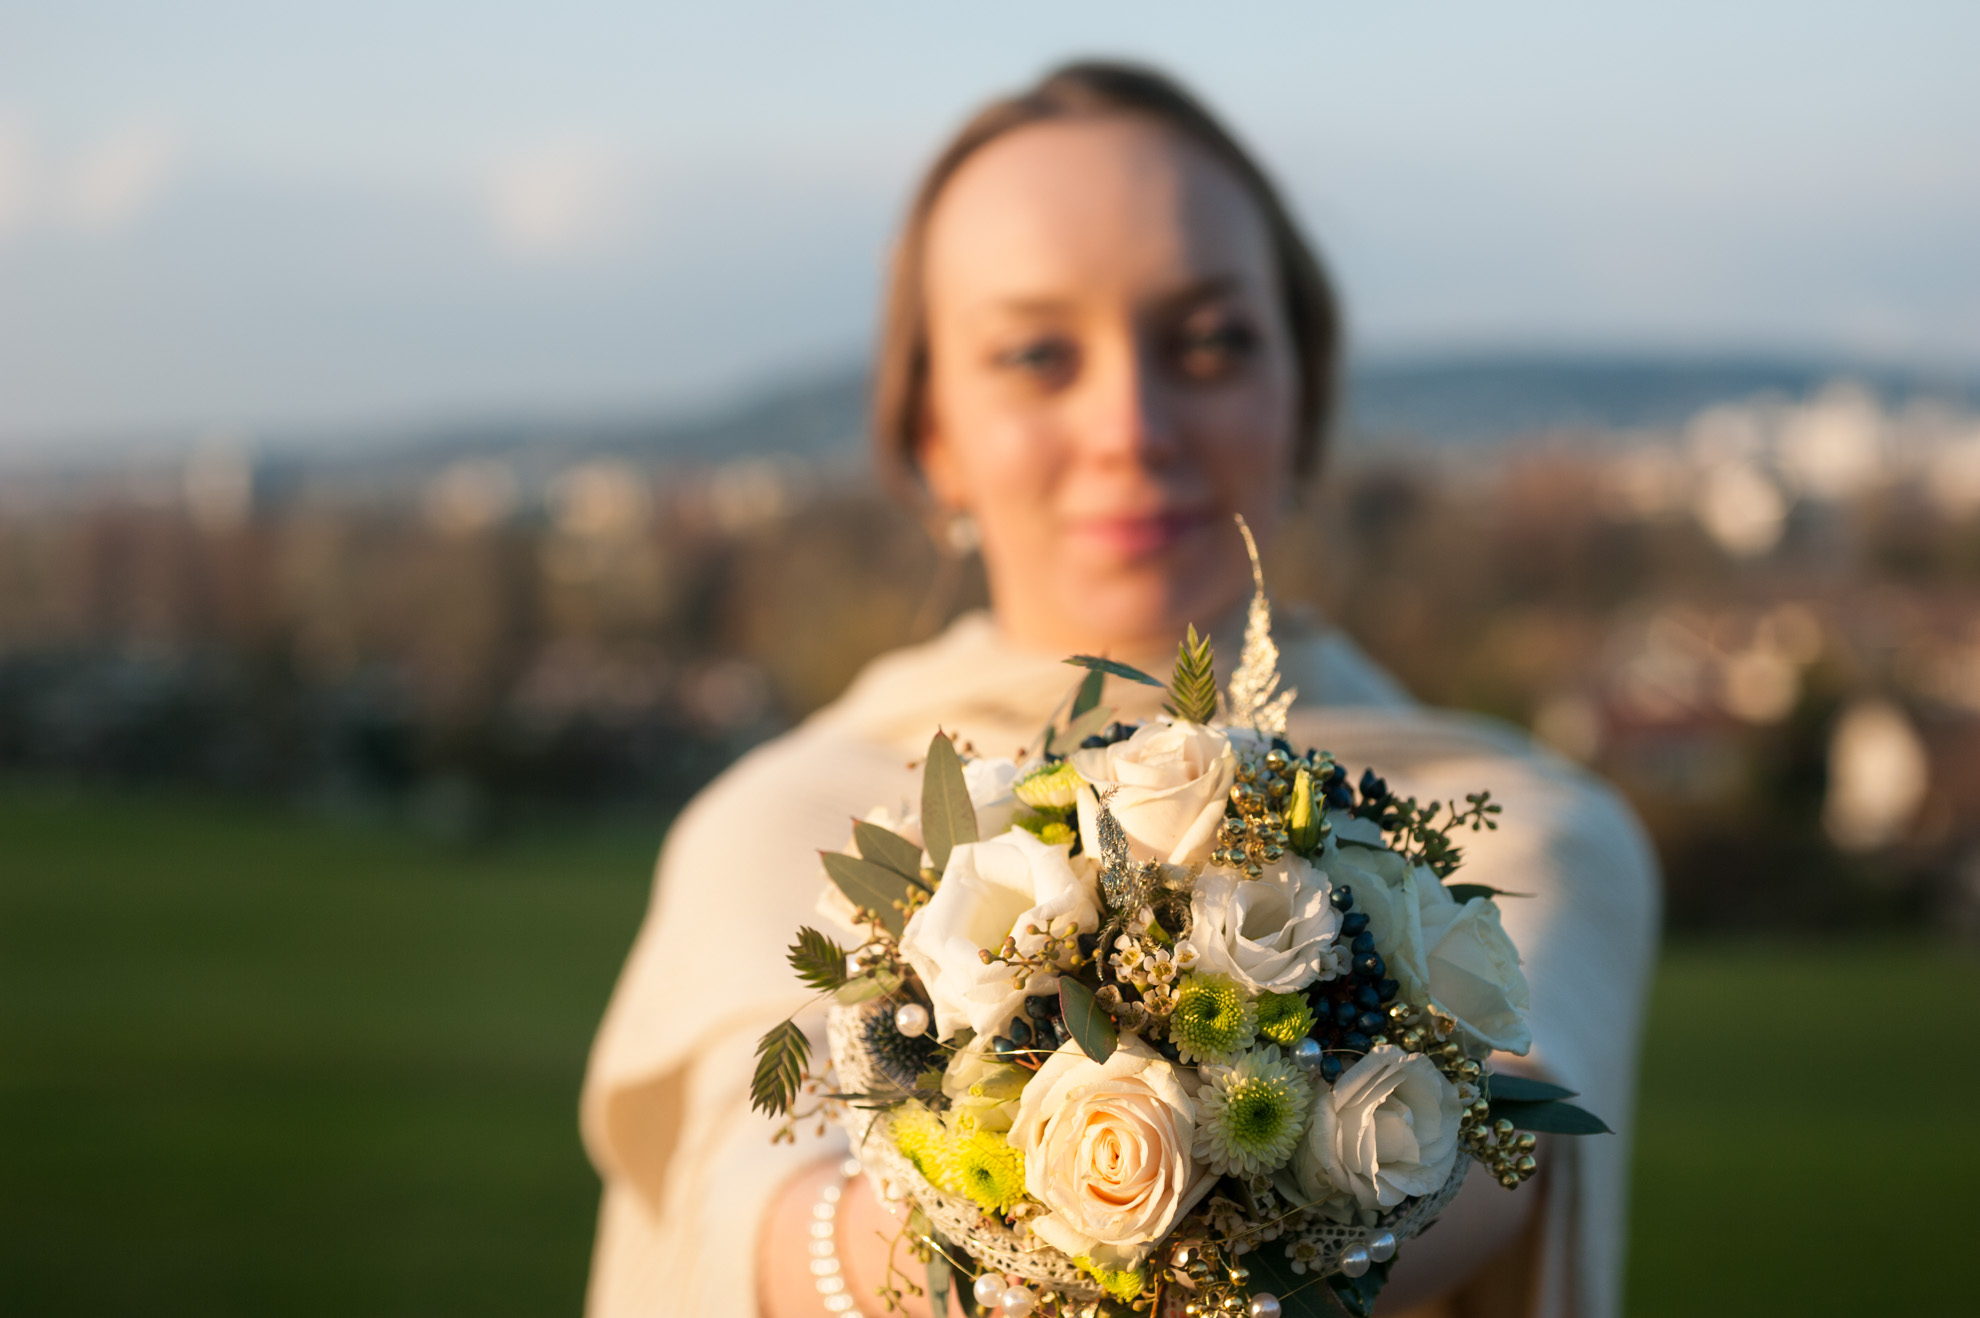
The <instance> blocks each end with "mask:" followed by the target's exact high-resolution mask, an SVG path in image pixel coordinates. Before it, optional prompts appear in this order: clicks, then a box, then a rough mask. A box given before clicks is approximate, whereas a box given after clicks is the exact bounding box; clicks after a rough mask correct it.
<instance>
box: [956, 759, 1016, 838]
mask: <svg viewBox="0 0 1980 1318" xmlns="http://www.w3.org/2000/svg"><path fill="white" fill-rule="evenodd" d="M1017 777H1018V771H1017V765H1016V764H1015V763H1013V762H1012V761H1010V760H1008V759H1005V758H1002V757H999V756H986V757H983V758H980V759H974V760H970V761H969V762H968V763H966V764H964V765H963V786H965V787H967V788H968V789H969V803H970V804H971V805H973V806H975V807H976V836H977V837H979V838H991V837H996V836H997V835H998V834H999V833H1002V832H1004V831H1005V830H1006V829H1008V828H1010V826H1011V821H1012V820H1013V819H1015V818H1017V811H1018V799H1017V797H1016V796H1015V795H1013V794H1012V792H1011V788H1012V786H1013V785H1014V784H1015V783H1016V782H1017Z"/></svg>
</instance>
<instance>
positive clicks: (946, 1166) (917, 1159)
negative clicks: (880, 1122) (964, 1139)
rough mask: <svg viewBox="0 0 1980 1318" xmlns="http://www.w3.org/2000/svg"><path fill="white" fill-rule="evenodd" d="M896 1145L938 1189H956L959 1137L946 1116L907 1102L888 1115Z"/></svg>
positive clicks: (889, 1130) (889, 1126) (891, 1133)
mask: <svg viewBox="0 0 1980 1318" xmlns="http://www.w3.org/2000/svg"><path fill="white" fill-rule="evenodd" d="M887 1133H888V1134H889V1135H891V1136H893V1139H894V1147H895V1148H897V1149H899V1150H900V1151H901V1155H902V1156H903V1157H905V1158H906V1159H907V1160H908V1161H909V1162H911V1163H913V1164H914V1169H915V1170H916V1171H918V1172H920V1173H921V1174H922V1175H923V1176H925V1177H927V1178H928V1183H929V1184H930V1185H933V1186H935V1187H937V1188H938V1189H943V1190H951V1191H953V1190H954V1189H956V1182H955V1174H954V1173H955V1169H954V1166H953V1164H954V1161H955V1141H954V1140H953V1139H952V1138H950V1135H949V1132H948V1128H947V1127H945V1126H943V1124H942V1119H941V1118H940V1117H938V1116H936V1115H935V1114H934V1113H933V1112H930V1111H929V1110H928V1109H927V1108H925V1107H923V1106H922V1105H921V1104H919V1103H903V1104H901V1105H900V1106H899V1107H897V1108H895V1109H894V1113H893V1116H892V1117H890V1118H889V1119H888V1122H887Z"/></svg>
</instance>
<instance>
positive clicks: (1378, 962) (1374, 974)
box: [1354, 952, 1389, 979]
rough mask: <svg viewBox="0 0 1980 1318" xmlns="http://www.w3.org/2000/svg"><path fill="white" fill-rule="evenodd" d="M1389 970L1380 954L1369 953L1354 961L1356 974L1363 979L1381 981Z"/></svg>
mask: <svg viewBox="0 0 1980 1318" xmlns="http://www.w3.org/2000/svg"><path fill="white" fill-rule="evenodd" d="M1388 968H1389V967H1388V966H1387V965H1386V964H1384V963H1383V961H1382V954H1381V953H1380V952H1367V953H1364V954H1362V955H1361V956H1358V957H1356V958H1355V959H1354V973H1355V974H1357V975H1359V976H1361V977H1362V978H1363V979H1380V978H1382V972H1383V971H1385V970H1387V969H1388Z"/></svg>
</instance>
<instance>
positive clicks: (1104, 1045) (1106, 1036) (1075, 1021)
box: [1059, 975, 1121, 1062]
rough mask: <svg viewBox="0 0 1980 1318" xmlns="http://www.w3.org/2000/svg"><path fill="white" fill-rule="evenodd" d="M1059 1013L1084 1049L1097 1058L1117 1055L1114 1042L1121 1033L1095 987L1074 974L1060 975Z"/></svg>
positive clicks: (1104, 1059) (1071, 1033) (1102, 1058)
mask: <svg viewBox="0 0 1980 1318" xmlns="http://www.w3.org/2000/svg"><path fill="white" fill-rule="evenodd" d="M1059 1015H1060V1017H1061V1018H1062V1019H1063V1020H1064V1021H1065V1023H1066V1033H1067V1034H1070V1035H1071V1036H1072V1037H1073V1039H1074V1040H1075V1041H1076V1042H1077V1043H1078V1044H1079V1050H1080V1051H1081V1052H1083V1053H1085V1054H1086V1055H1087V1056H1088V1057H1090V1058H1092V1059H1093V1060H1094V1061H1096V1062H1104V1061H1106V1060H1107V1059H1108V1058H1109V1057H1112V1056H1113V1055H1114V1046H1115V1045H1116V1044H1117V1043H1119V1042H1120V1037H1121V1036H1120V1031H1119V1030H1118V1029H1116V1028H1115V1027H1114V1018H1113V1017H1111V1016H1109V1015H1108V1014H1107V1013H1106V1012H1104V1011H1102V1010H1100V1004H1099V1002H1097V1001H1096V1000H1095V999H1094V997H1093V990H1092V989H1090V988H1088V987H1086V985H1084V984H1082V983H1080V982H1079V981H1078V980H1076V979H1074V978H1073V977H1072V976H1071V975H1064V976H1061V977H1060V979H1059Z"/></svg>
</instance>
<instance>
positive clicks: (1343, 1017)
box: [1333, 1002, 1357, 1030]
mask: <svg viewBox="0 0 1980 1318" xmlns="http://www.w3.org/2000/svg"><path fill="white" fill-rule="evenodd" d="M1356 1014H1357V1013H1356V1011H1355V1009H1354V1004H1353V1003H1352V1002H1336V1003H1335V1004H1334V1013H1333V1015H1334V1024H1336V1025H1338V1026H1340V1027H1341V1028H1342V1029H1344V1030H1345V1029H1346V1028H1348V1026H1350V1025H1352V1024H1354V1018H1355V1016H1356Z"/></svg>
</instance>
